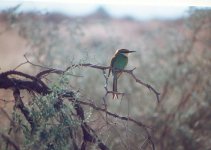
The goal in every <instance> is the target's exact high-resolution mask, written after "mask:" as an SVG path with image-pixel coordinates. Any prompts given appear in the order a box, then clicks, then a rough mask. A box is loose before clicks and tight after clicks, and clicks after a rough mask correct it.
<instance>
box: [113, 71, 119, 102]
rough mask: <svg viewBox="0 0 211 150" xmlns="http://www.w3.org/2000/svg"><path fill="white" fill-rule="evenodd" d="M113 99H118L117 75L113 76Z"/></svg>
mask: <svg viewBox="0 0 211 150" xmlns="http://www.w3.org/2000/svg"><path fill="white" fill-rule="evenodd" d="M113 92H114V93H113V99H118V94H117V76H116V75H114V78H113Z"/></svg>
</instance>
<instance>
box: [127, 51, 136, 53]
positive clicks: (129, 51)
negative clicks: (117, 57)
mask: <svg viewBox="0 0 211 150" xmlns="http://www.w3.org/2000/svg"><path fill="white" fill-rule="evenodd" d="M133 52H136V51H129V52H128V53H133Z"/></svg>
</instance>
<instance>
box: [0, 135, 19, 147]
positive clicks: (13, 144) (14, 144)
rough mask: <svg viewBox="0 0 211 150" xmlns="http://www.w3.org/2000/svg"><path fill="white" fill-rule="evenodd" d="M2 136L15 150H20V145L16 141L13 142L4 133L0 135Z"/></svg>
mask: <svg viewBox="0 0 211 150" xmlns="http://www.w3.org/2000/svg"><path fill="white" fill-rule="evenodd" d="M0 135H1V137H2V138H3V139H4V140H5V141H6V142H7V143H9V144H10V145H12V146H13V147H14V149H15V150H20V147H19V146H18V144H16V142H15V141H14V140H12V139H11V138H10V137H9V136H8V135H6V134H4V133H0Z"/></svg>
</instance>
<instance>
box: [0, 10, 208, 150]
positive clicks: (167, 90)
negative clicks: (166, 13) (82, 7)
mask: <svg viewBox="0 0 211 150" xmlns="http://www.w3.org/2000/svg"><path fill="white" fill-rule="evenodd" d="M19 7H21V6H17V7H14V8H11V9H8V10H4V11H2V12H1V13H0V73H2V72H5V71H8V70H12V69H14V68H15V67H16V66H17V65H19V64H20V63H22V62H24V61H25V59H24V54H26V56H27V58H28V59H30V61H32V62H33V63H35V64H39V65H42V66H48V67H52V68H58V69H63V70H64V69H66V68H67V67H68V66H70V65H72V64H79V63H92V64H97V65H102V66H108V65H109V63H110V62H109V61H110V58H111V56H112V55H113V53H114V52H115V50H116V49H119V48H127V49H130V50H135V51H137V52H136V53H135V54H134V55H131V56H130V60H129V64H128V67H127V69H132V68H134V67H136V69H135V70H134V74H135V75H136V76H137V77H138V78H139V79H141V80H143V81H145V82H147V83H149V84H150V85H152V86H153V87H155V89H157V90H158V91H159V92H160V93H161V95H160V103H159V104H158V103H157V102H156V98H155V96H154V94H153V93H152V92H151V91H149V90H148V89H147V88H146V87H144V86H141V85H139V84H137V83H136V82H135V81H134V80H133V79H132V78H131V76H129V75H127V74H123V75H122V77H121V78H120V79H119V82H118V87H119V91H121V92H124V93H126V95H125V96H123V97H122V99H121V100H115V101H114V100H112V96H111V95H108V96H107V97H106V103H107V105H108V110H109V111H111V112H113V113H116V114H119V115H121V116H130V117H131V118H134V119H136V120H139V121H141V122H143V123H144V124H146V125H147V126H151V127H153V129H152V130H151V132H150V134H151V136H152V139H153V141H154V143H155V147H156V149H158V150H174V149H175V150H210V149H211V107H210V106H211V71H210V70H211V9H209V8H195V7H190V9H189V11H188V12H187V15H184V17H182V18H177V19H174V20H158V19H153V20H149V21H138V20H135V19H134V18H132V17H125V18H112V17H111V16H110V15H109V13H108V12H107V11H106V10H105V9H104V8H103V7H99V8H98V9H97V10H96V12H95V13H93V14H90V15H87V16H83V17H73V16H72V17H71V16H66V15H64V14H59V13H40V12H27V13H26V12H24V13H23V12H17V10H18V9H19ZM18 70H20V71H23V72H25V73H28V74H36V73H38V72H39V71H41V70H43V68H37V67H34V66H31V65H29V64H26V65H23V66H21V67H20V68H18ZM69 73H70V74H72V76H71V75H67V76H66V75H64V76H62V77H61V76H59V77H58V76H50V77H49V78H48V80H46V81H45V82H46V83H47V84H48V85H49V86H50V87H51V88H52V89H54V90H55V88H56V87H57V88H58V89H61V88H63V89H71V90H73V91H75V92H76V93H77V96H78V97H79V98H80V99H81V100H83V101H87V100H92V101H93V102H94V103H95V104H97V105H99V106H102V104H103V96H104V95H105V92H106V91H105V89H104V85H105V79H104V76H103V74H102V72H101V71H99V70H97V69H91V68H81V67H79V68H72V69H71V70H70V72H69ZM73 75H74V76H73ZM110 80H111V79H110ZM110 80H109V84H108V85H109V88H111V87H112V86H111V81H110ZM61 81H65V82H61ZM23 96H24V103H25V104H26V105H27V106H28V107H29V108H30V110H33V109H35V110H36V108H34V107H35V104H36V105H41V106H43V105H44V104H39V103H40V101H44V99H45V100H46V101H44V103H45V102H46V103H45V107H44V106H43V107H44V108H43V109H40V111H47V108H49V111H51V108H50V103H51V100H52V99H53V98H52V97H51V96H52V95H50V96H47V97H41V98H40V99H39V98H37V97H36V99H33V98H31V97H32V96H31V95H30V94H28V93H27V92H26V93H24V92H23ZM28 97H30V98H31V100H28V99H27V98H28ZM13 99H14V98H13V95H12V92H11V91H10V90H8V89H7V90H4V89H1V90H0V107H1V110H0V126H1V128H0V132H1V133H8V130H9V129H10V124H11V120H10V119H9V118H12V119H13V120H14V121H15V122H18V121H19V124H21V125H22V126H21V128H20V129H17V130H16V132H14V133H13V134H9V135H10V136H11V138H12V139H13V140H14V141H15V142H16V143H17V144H18V145H19V146H20V147H21V148H22V149H36V148H37V146H38V145H40V143H41V140H40V139H39V140H38V139H36V138H33V139H30V138H27V133H26V132H27V131H25V130H24V128H23V125H26V123H25V122H24V121H23V118H21V114H20V112H16V111H14V109H13V107H14V100H13ZM38 100H40V101H38ZM31 103H33V104H34V103H35V104H34V105H33V104H31ZM48 104H49V105H48ZM67 106H68V105H67ZM68 107H71V106H68ZM45 109H46V110H45ZM70 112H71V111H70ZM85 112H86V119H87V122H88V123H89V124H90V125H91V126H92V127H93V128H94V129H96V130H97V131H96V132H97V133H98V135H100V137H101V138H102V140H103V141H104V142H105V143H106V145H108V147H109V148H110V149H115V150H118V149H140V147H141V146H142V145H143V143H144V142H145V140H144V137H145V133H144V132H143V129H141V128H139V127H138V126H136V125H135V124H132V123H128V122H121V121H119V120H116V119H112V121H111V118H110V122H112V123H113V124H110V125H106V123H105V122H103V121H102V119H101V118H100V117H102V114H101V115H99V112H98V111H96V110H94V109H91V108H86V109H85ZM66 113H68V111H67V112H66ZM32 114H33V112H32ZM42 114H43V113H42ZM33 115H35V116H36V113H35V114H33ZM8 116H9V117H8ZM17 116H18V117H17ZM41 116H42V117H43V119H41V120H42V121H40V125H41V126H42V127H43V128H44V126H45V117H46V116H45V117H44V115H41ZM48 117H49V116H48ZM14 118H16V119H14ZM17 118H19V119H17ZM72 125H73V124H72ZM26 126H27V125H26ZM103 126H106V128H104V127H103ZM62 127H63V126H62ZM62 127H61V128H62ZM43 128H42V129H41V128H40V130H42V131H44V130H43ZM46 128H47V127H45V129H46ZM72 128H75V129H76V130H78V128H77V121H76V124H74V125H73V127H72ZM56 129H57V128H54V129H53V131H54V132H52V135H48V139H50V137H51V138H52V137H53V134H55V135H56V134H57V133H61V134H62V135H63V134H64V133H65V131H63V130H58V131H57V130H56ZM49 132H50V131H49ZM63 132H64V133H63ZM77 133H78V132H77ZM78 134H79V133H78ZM55 135H54V137H55ZM20 137H21V138H20ZM64 137H65V136H64V135H63V136H61V137H60V139H62V138H64ZM54 140H55V138H54ZM54 140H52V141H54ZM77 140H78V143H80V138H79V137H78V138H77ZM43 141H44V140H42V142H43ZM52 141H51V142H52ZM45 142H46V143H48V144H47V146H46V147H45V146H44V145H45ZM64 143H65V142H64ZM64 143H57V146H58V147H53V148H52V147H51V149H71V146H70V144H69V145H68V144H67V143H68V142H66V145H65V144H64ZM42 145H43V147H40V149H50V148H49V141H44V142H43V143H42ZM5 147H6V144H5V141H4V139H3V138H0V149H6V148H5ZM7 148H8V149H13V147H12V146H11V147H7ZM89 149H96V146H93V145H91V146H90V147H89ZM142 149H150V146H143V147H142Z"/></svg>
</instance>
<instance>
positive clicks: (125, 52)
mask: <svg viewBox="0 0 211 150" xmlns="http://www.w3.org/2000/svg"><path fill="white" fill-rule="evenodd" d="M133 52H135V51H130V50H128V49H119V50H117V51H116V54H123V55H125V56H128V54H129V53H133Z"/></svg>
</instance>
